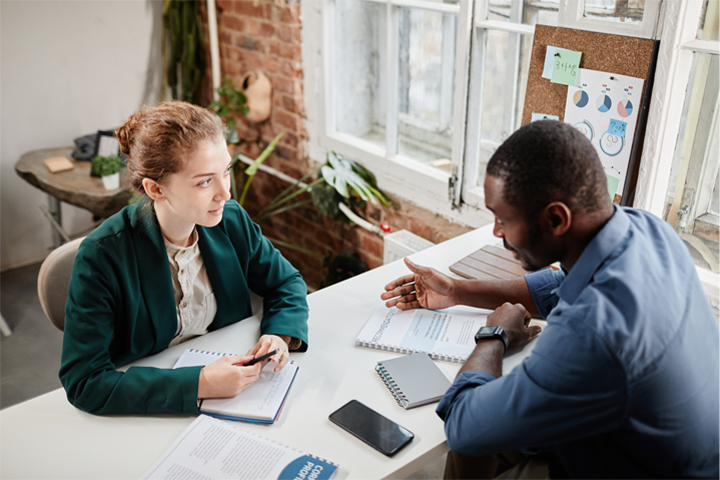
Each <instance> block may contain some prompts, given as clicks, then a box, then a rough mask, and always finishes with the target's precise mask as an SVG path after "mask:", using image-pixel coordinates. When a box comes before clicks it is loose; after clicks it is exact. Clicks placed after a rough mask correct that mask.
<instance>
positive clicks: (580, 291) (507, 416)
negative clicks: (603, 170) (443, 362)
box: [437, 208, 720, 478]
mask: <svg viewBox="0 0 720 480" xmlns="http://www.w3.org/2000/svg"><path fill="white" fill-rule="evenodd" d="M526 280H527V284H528V286H529V287H530V292H531V293H532V297H533V300H534V301H535V304H536V305H537V307H538V309H539V310H540V312H541V314H542V315H543V317H544V318H546V319H547V322H548V324H547V327H546V328H545V330H544V331H543V333H542V334H541V335H540V337H539V338H538V339H537V344H536V345H535V348H534V350H533V351H532V353H531V354H530V356H529V357H528V358H526V359H525V360H524V361H523V363H522V364H521V365H520V366H519V367H517V368H515V369H514V370H513V371H511V372H510V373H509V374H507V375H504V376H502V377H501V378H498V379H496V378H495V377H493V376H492V375H490V374H488V373H485V372H479V371H475V372H466V373H463V374H461V375H459V376H458V378H457V379H456V380H455V382H454V383H453V385H452V387H451V388H450V390H448V392H447V393H446V395H445V397H444V398H443V399H442V401H441V402H440V405H439V406H438V409H437V413H438V415H440V417H441V418H442V419H443V420H444V421H445V433H446V435H447V439H448V443H449V445H450V448H451V449H452V450H454V451H456V452H459V453H463V454H467V455H487V454H493V453H498V452H504V451H517V450H523V451H526V452H539V451H553V452H554V453H555V454H556V455H557V457H558V459H559V460H560V462H561V464H562V466H563V467H564V468H565V470H566V472H567V473H568V474H569V475H570V476H571V477H573V478H601V477H604V478H618V477H620V478H637V477H653V478H661V477H674V478H677V477H704V478H718V460H719V459H718V428H719V423H718V404H719V399H718V390H719V386H718V378H719V377H720V373H719V371H718V370H719V367H718V365H719V364H718V362H719V360H718V339H719V332H718V323H717V320H716V318H715V316H714V314H713V311H712V309H711V307H710V304H709V302H708V300H707V298H706V296H705V293H704V292H703V289H702V287H701V285H700V281H699V279H698V276H697V272H696V271H695V267H694V265H693V262H692V260H691V258H690V255H689V254H688V251H687V248H686V247H685V245H684V244H683V243H682V241H681V240H680V239H679V238H678V236H677V234H676V233H675V232H674V231H673V230H672V229H671V228H670V227H669V226H668V225H667V223H665V222H664V221H662V220H660V219H658V218H656V217H654V216H652V215H650V214H648V213H645V212H643V211H640V210H633V209H627V208H616V211H615V214H614V215H613V217H612V218H611V219H610V221H609V222H608V223H607V224H606V225H605V227H603V229H602V230H601V231H600V232H599V233H598V234H597V236H596V237H595V238H594V239H593V240H592V241H591V242H590V244H589V245H588V246H587V248H586V249H585V250H584V251H583V253H582V255H581V256H580V258H579V259H578V261H577V263H576V264H575V266H574V267H573V268H572V270H571V271H570V272H569V273H568V274H567V275H566V274H565V273H563V272H562V271H559V272H554V271H552V270H550V269H545V270H542V271H539V272H535V273H531V274H528V275H527V276H526Z"/></svg>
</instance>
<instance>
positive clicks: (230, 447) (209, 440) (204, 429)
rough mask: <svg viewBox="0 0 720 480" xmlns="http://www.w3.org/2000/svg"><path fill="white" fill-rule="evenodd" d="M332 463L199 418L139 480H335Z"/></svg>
mask: <svg viewBox="0 0 720 480" xmlns="http://www.w3.org/2000/svg"><path fill="white" fill-rule="evenodd" d="M337 469H338V466H337V465H336V464H334V463H332V462H328V461H327V460H323V459H320V458H317V457H314V456H312V455H306V454H304V453H302V452H300V451H299V450H295V449H294V448H291V447H287V446H285V445H282V444H279V443H276V442H273V441H272V440H269V439H267V438H264V437H261V436H259V435H255V434H253V433H250V432H246V431H244V430H242V429H240V428H238V427H236V426H234V425H228V424H227V423H225V422H223V421H221V420H216V419H214V418H211V417H208V416H206V415H200V416H199V417H198V418H196V419H195V421H193V423H191V424H190V426H188V428H186V429H185V431H184V432H183V433H182V434H181V435H180V437H178V438H177V439H176V440H175V441H174V442H173V444H172V445H171V446H170V448H168V449H167V450H166V451H165V453H163V455H162V456H161V457H160V458H159V459H158V460H157V461H156V462H155V463H154V464H153V465H152V466H151V467H150V468H149V469H148V470H147V471H146V472H145V473H144V474H143V475H142V477H140V480H156V479H157V480H159V479H163V480H187V479H197V480H210V479H221V478H222V479H247V480H251V479H308V480H309V479H314V480H326V479H330V478H332V477H333V476H334V475H335V473H336V472H337Z"/></svg>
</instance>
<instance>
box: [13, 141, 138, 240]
mask: <svg viewBox="0 0 720 480" xmlns="http://www.w3.org/2000/svg"><path fill="white" fill-rule="evenodd" d="M72 151H73V148H72V147H61V148H47V149H43V150H33V151H32V152H28V153H26V154H24V155H23V156H22V157H20V160H18V162H17V163H16V164H15V171H16V172H17V174H18V175H20V177H22V178H23V179H25V180H26V181H27V182H29V183H30V184H32V185H34V186H36V187H38V188H39V189H40V190H42V191H44V192H47V194H48V206H49V214H50V215H51V218H52V220H51V222H52V221H54V222H55V223H56V224H57V225H55V227H56V228H55V229H53V241H54V244H55V247H58V246H60V245H61V244H62V243H63V241H67V238H64V237H66V236H67V234H65V236H63V235H62V233H64V230H63V229H62V215H61V212H60V202H61V201H62V202H67V203H69V204H71V205H75V206H78V207H81V208H84V209H86V210H89V211H90V212H92V214H93V215H95V216H96V217H100V218H107V217H109V216H110V215H112V214H114V213H116V212H119V211H120V210H121V209H122V208H123V207H124V206H125V205H127V202H128V200H129V199H130V197H131V196H132V188H131V187H130V182H129V181H128V178H127V169H125V168H123V169H122V171H121V172H120V188H116V189H114V190H106V189H105V187H104V186H103V183H102V180H101V179H100V178H97V177H91V176H90V162H89V161H79V162H76V161H75V160H73V158H72V157H71V156H70V154H71V153H72ZM61 156H65V157H67V158H68V160H70V161H71V162H72V163H73V166H74V167H75V168H73V169H72V170H67V171H64V172H58V173H50V170H48V169H47V167H46V166H45V163H44V161H45V160H46V159H48V158H52V157H61ZM58 228H59V230H58ZM61 232H62V233H61Z"/></svg>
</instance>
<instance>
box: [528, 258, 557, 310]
mask: <svg viewBox="0 0 720 480" xmlns="http://www.w3.org/2000/svg"><path fill="white" fill-rule="evenodd" d="M564 279H565V274H564V273H563V272H562V271H555V270H553V269H552V268H543V269H542V270H538V271H537V272H530V273H528V274H526V275H525V281H526V282H527V286H528V288H529V289H530V295H531V296H532V299H533V302H535V306H536V307H537V309H538V311H539V312H540V315H542V318H544V319H546V318H547V317H548V315H550V312H551V311H552V309H553V308H555V305H557V303H558V301H559V300H560V298H559V297H558V296H557V293H556V292H555V290H556V289H557V288H558V287H559V286H560V284H561V283H562V281H563V280H564Z"/></svg>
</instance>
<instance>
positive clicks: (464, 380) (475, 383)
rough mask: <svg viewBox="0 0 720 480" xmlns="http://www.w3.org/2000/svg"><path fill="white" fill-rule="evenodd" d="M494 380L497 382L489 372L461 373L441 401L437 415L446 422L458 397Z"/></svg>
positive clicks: (436, 411)
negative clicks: (467, 390) (470, 389)
mask: <svg viewBox="0 0 720 480" xmlns="http://www.w3.org/2000/svg"><path fill="white" fill-rule="evenodd" d="M493 380H495V377H494V376H492V375H490V374H489V373H487V372H480V371H474V372H464V373H461V374H460V375H458V377H457V378H456V379H455V381H454V382H453V384H452V385H451V386H450V388H449V389H448V391H447V392H445V395H444V396H443V398H442V400H440V404H439V405H438V407H437V409H436V410H435V413H437V414H438V416H439V417H440V418H441V419H442V420H443V421H445V418H447V416H448V414H449V413H450V409H451V407H452V404H453V402H454V401H455V398H457V396H458V395H460V394H461V393H462V392H463V391H465V390H466V389H468V388H474V387H479V386H481V385H485V384H486V383H488V382H491V381H493Z"/></svg>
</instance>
